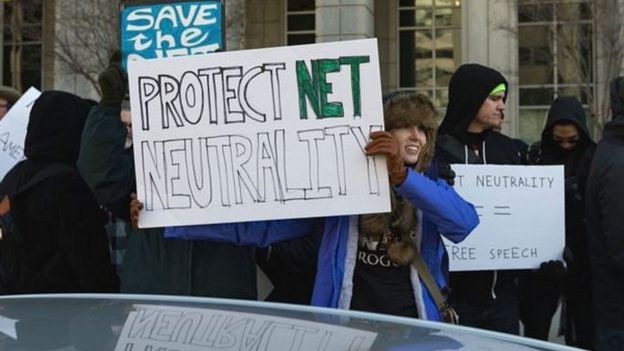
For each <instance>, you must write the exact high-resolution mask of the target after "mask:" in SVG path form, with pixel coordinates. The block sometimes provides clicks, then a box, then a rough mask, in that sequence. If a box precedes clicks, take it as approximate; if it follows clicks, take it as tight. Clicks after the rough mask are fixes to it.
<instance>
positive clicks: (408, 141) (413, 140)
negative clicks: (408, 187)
mask: <svg viewBox="0 0 624 351" xmlns="http://www.w3.org/2000/svg"><path fill="white" fill-rule="evenodd" d="M389 132H390V134H392V136H393V137H394V138H395V139H396V140H397V141H398V142H399V153H400V154H401V158H403V162H405V164H408V165H415V164H416V163H417V162H418V157H419V156H420V153H421V152H422V150H423V149H424V147H425V145H427V134H426V133H425V131H424V130H422V129H421V128H419V127H417V126H413V127H405V128H395V129H392V130H390V131H389Z"/></svg>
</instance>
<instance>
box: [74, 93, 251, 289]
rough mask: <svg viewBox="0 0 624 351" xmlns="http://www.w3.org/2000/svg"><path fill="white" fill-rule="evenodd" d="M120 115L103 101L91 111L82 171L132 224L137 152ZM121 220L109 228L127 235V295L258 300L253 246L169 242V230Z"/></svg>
mask: <svg viewBox="0 0 624 351" xmlns="http://www.w3.org/2000/svg"><path fill="white" fill-rule="evenodd" d="M119 112H120V108H119V107H112V106H108V105H106V104H104V103H101V104H99V105H97V106H95V107H93V109H92V110H91V111H90V113H89V117H88V119H87V122H86V125H85V129H84V133H83V140H82V144H81V150H80V157H79V160H78V167H79V169H80V171H81V173H82V175H83V177H84V178H85V180H86V182H87V183H88V184H89V186H90V187H91V189H93V192H94V193H95V195H96V197H97V198H98V200H99V201H100V203H101V204H103V205H104V206H105V207H106V208H107V209H108V210H110V211H111V212H112V213H113V215H114V216H115V217H118V218H122V219H123V220H125V221H127V220H128V219H129V218H128V217H129V215H128V214H129V203H130V193H131V192H133V191H134V187H135V184H134V179H135V176H134V158H133V156H132V149H128V150H126V149H125V148H124V143H125V140H126V133H127V132H126V128H125V127H124V125H123V124H122V123H121V121H120V117H119ZM118 218H117V219H115V221H113V223H109V225H116V226H117V227H116V228H118V229H123V230H125V234H126V235H127V237H126V238H125V240H124V241H125V244H126V247H125V254H123V261H122V262H119V263H121V268H120V277H121V291H122V292H124V293H146V294H175V295H194V296H211V297H226V298H245V299H255V298H256V296H257V294H256V269H255V262H254V249H253V248H251V247H240V246H235V245H231V244H227V243H214V242H193V241H186V240H169V239H165V238H164V236H163V231H164V228H149V229H144V230H132V229H131V228H130V226H129V225H127V223H121V222H120V223H117V221H118ZM124 224H125V225H124ZM118 239H122V240H123V239H124V238H118ZM113 249H114V250H115V249H120V247H113ZM232 277H236V279H232Z"/></svg>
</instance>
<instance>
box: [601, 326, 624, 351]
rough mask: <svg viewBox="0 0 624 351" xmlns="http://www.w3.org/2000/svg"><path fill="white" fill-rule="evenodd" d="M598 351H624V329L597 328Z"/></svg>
mask: <svg viewBox="0 0 624 351" xmlns="http://www.w3.org/2000/svg"><path fill="white" fill-rule="evenodd" d="M596 344H597V347H596V351H621V350H624V329H622V328H616V327H607V326H602V325H598V326H597V327H596Z"/></svg>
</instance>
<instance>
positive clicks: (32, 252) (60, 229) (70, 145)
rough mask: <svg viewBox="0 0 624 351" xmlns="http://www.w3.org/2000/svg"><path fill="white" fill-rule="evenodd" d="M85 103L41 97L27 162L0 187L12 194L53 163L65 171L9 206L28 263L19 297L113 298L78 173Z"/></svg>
mask: <svg viewBox="0 0 624 351" xmlns="http://www.w3.org/2000/svg"><path fill="white" fill-rule="evenodd" d="M90 107H91V106H90V105H89V103H87V102H86V101H85V100H83V99H81V98H79V97H78V96H75V95H73V94H70V93H66V92H61V91H46V92H44V93H42V94H41V96H40V97H39V98H38V99H37V100H36V101H35V103H34V105H33V107H32V110H31V112H30V120H29V122H28V129H27V132H26V140H25V147H24V155H25V156H26V159H25V160H23V161H21V162H19V163H18V164H16V165H15V166H14V167H13V168H12V169H11V170H10V171H9V173H8V174H7V175H6V176H5V177H4V179H3V180H2V183H0V194H2V196H4V195H10V194H13V193H14V192H16V191H17V190H18V189H19V188H20V187H22V186H23V185H24V184H26V183H27V182H28V181H29V180H30V179H31V178H32V177H33V176H35V174H37V173H38V172H40V171H42V170H44V169H46V167H48V166H50V165H52V164H64V165H66V166H68V167H67V168H68V171H67V172H66V173H64V174H59V175H55V176H51V177H50V178H47V179H46V180H44V181H43V182H41V183H39V184H37V185H35V186H34V187H32V188H30V189H29V190H27V191H25V192H22V193H20V194H19V195H18V196H16V197H14V198H12V199H11V215H12V217H13V219H14V221H15V223H16V226H17V228H18V230H19V234H20V236H21V239H22V247H23V249H24V250H25V258H24V260H23V261H22V262H21V264H22V265H23V268H24V269H22V270H21V272H22V274H21V275H20V276H19V278H18V284H17V287H16V289H15V290H16V292H18V293H61V292H117V291H118V290H119V279H118V277H117V274H116V272H115V269H114V267H113V265H112V264H111V262H110V253H109V250H108V241H107V238H106V232H105V230H104V222H103V217H102V213H101V211H100V209H99V206H98V203H97V200H96V199H95V197H94V196H93V193H92V192H91V191H90V189H89V187H88V186H87V184H86V183H85V182H84V180H83V179H82V178H81V177H80V174H79V173H78V170H76V169H75V164H76V159H77V158H78V150H79V147H80V137H81V133H82V128H83V126H84V122H85V119H86V117H87V114H88V112H89V109H90Z"/></svg>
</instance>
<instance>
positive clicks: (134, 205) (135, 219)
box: [130, 193, 143, 229]
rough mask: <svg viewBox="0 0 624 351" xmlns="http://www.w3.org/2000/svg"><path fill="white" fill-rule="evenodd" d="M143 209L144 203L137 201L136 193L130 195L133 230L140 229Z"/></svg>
mask: <svg viewBox="0 0 624 351" xmlns="http://www.w3.org/2000/svg"><path fill="white" fill-rule="evenodd" d="M142 209H143V203H142V202H141V201H139V199H137V195H136V194H135V193H132V194H130V224H131V225H132V229H139V212H141V210H142Z"/></svg>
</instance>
